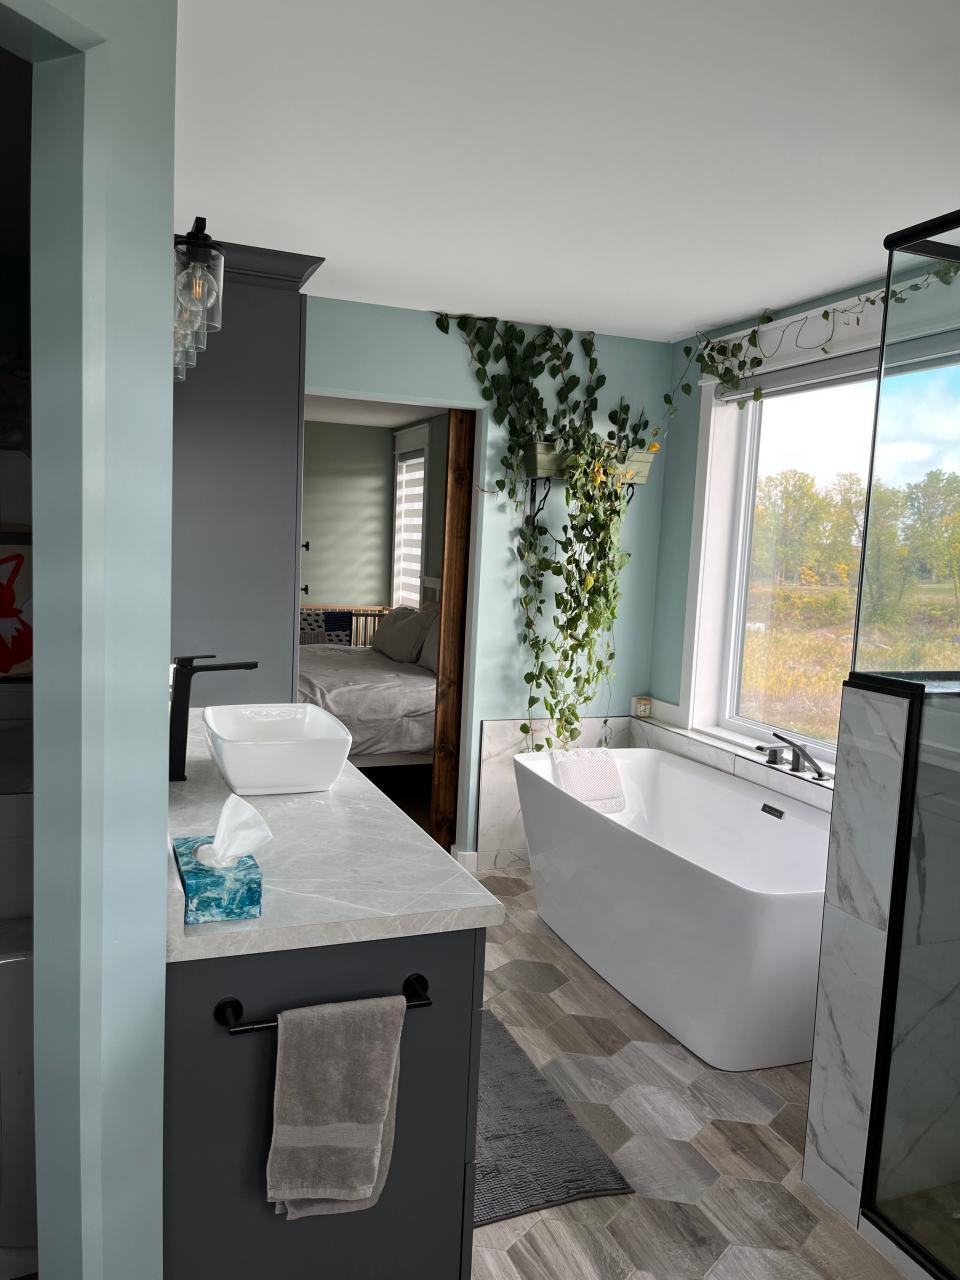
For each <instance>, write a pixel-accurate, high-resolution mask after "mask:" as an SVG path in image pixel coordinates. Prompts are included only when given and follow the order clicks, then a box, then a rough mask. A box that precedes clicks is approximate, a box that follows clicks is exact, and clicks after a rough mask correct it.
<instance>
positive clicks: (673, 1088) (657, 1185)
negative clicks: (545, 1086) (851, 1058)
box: [474, 867, 897, 1280]
mask: <svg viewBox="0 0 960 1280" xmlns="http://www.w3.org/2000/svg"><path fill="white" fill-rule="evenodd" d="M480 878H481V880H483V881H484V883H485V884H486V885H487V887H488V888H491V889H492V891H493V892H494V893H496V894H497V895H498V896H499V897H501V899H502V900H503V901H504V903H505V904H506V905H507V906H508V908H509V916H508V919H507V921H506V922H505V923H504V924H502V925H499V926H497V928H496V929H490V930H488V931H487V940H488V945H489V963H488V968H489V969H490V970H491V971H492V975H493V976H492V981H491V982H490V985H489V991H490V995H489V999H488V1001H487V1004H488V1008H490V1009H491V1010H492V1011H493V1012H494V1013H495V1014H496V1015H497V1016H498V1017H499V1018H500V1019H501V1021H502V1022H504V1023H505V1024H506V1025H507V1026H508V1029H509V1031H510V1033H511V1034H512V1035H513V1037H514V1039H515V1040H516V1042H517V1043H518V1044H519V1045H520V1047H521V1048H522V1049H523V1050H524V1052H525V1053H526V1054H527V1056H528V1057H529V1058H530V1060H531V1061H532V1062H533V1063H534V1065H535V1066H537V1067H538V1068H539V1070H540V1071H542V1072H543V1074H544V1076H545V1077H546V1078H547V1079H548V1080H549V1081H550V1083H551V1084H552V1085H553V1087H554V1088H555V1089H556V1090H557V1092H558V1093H559V1094H560V1095H561V1096H562V1097H563V1098H564V1099H565V1100H566V1102H567V1105H568V1106H569V1107H570V1109H571V1111H572V1112H573V1114H574V1115H575V1116H576V1117H577V1119H578V1120H579V1122H580V1123H581V1124H582V1125H583V1127H584V1128H585V1129H586V1130H587V1131H588V1132H589V1133H591V1134H592V1135H593V1137H594V1140H595V1141H596V1142H598V1143H599V1144H600V1146H601V1147H603V1149H604V1150H605V1151H607V1152H608V1153H609V1154H610V1156H611V1158H612V1159H613V1160H614V1161H616V1163H618V1164H619V1165H620V1167H621V1168H622V1169H623V1170H624V1173H625V1175H626V1177H627V1178H628V1179H630V1180H631V1181H632V1182H633V1184H634V1186H635V1188H636V1190H637V1191H638V1192H639V1194H636V1195H633V1196H611V1197H604V1198H598V1199H596V1200H584V1201H577V1202H575V1203H573V1204H569V1205H559V1206H556V1207H553V1208H548V1209H545V1210H543V1211H541V1212H537V1213H530V1214H527V1215H526V1216H525V1217H522V1218H512V1219H508V1220H507V1221H505V1222H498V1223H494V1224H492V1225H491V1226H488V1227H479V1228H478V1229H477V1230H476V1231H475V1232H474V1280H896V1276H897V1273H896V1272H894V1271H893V1269H892V1268H891V1267H890V1265H889V1264H888V1263H887V1262H886V1261H885V1260H884V1259H883V1258H881V1257H880V1255H879V1254H878V1253H876V1252H875V1251H874V1250H873V1249H872V1248H871V1247H870V1245H869V1244H867V1242H866V1241H865V1240H864V1238H863V1237H862V1236H860V1235H858V1234H857V1232H856V1231H854V1229H853V1228H852V1227H851V1226H850V1225H849V1224H848V1223H846V1222H845V1221H844V1220H843V1219H841V1218H840V1217H839V1215H837V1214H835V1213H834V1212H833V1211H832V1210H831V1209H829V1208H828V1207H827V1206H826V1205H824V1204H823V1203H822V1202H821V1201H819V1200H818V1199H817V1197H816V1196H815V1195H814V1193H813V1192H812V1191H811V1190H810V1188H809V1187H807V1186H806V1185H805V1184H803V1183H802V1182H800V1171H799V1163H800V1153H801V1151H802V1147H803V1132H804V1123H805V1116H806V1098H807V1090H808V1082H809V1068H808V1066H807V1065H806V1064H798V1065H795V1066H787V1067H776V1068H773V1069H771V1070H764V1071H755V1072H730V1071H717V1070H715V1069H714V1068H712V1067H709V1066H708V1065H707V1064H706V1063H704V1062H701V1061H700V1059H699V1058H697V1057H696V1055H694V1054H692V1053H690V1052H689V1050H687V1049H685V1048H684V1047H683V1046H682V1045H679V1044H678V1043H677V1042H676V1040H675V1039H674V1037H673V1036H672V1035H670V1033H669V1032H668V1031H667V1030H665V1029H664V1028H663V1027H660V1026H658V1025H657V1023H655V1022H653V1021H652V1020H651V1019H650V1018H649V1017H647V1015H646V1014H645V1013H643V1012H641V1010H639V1009H635V1008H634V1006H633V1005H632V1004H630V1003H629V1001H627V1000H625V999H624V997H623V996H622V995H620V993H619V992H617V991H615V990H614V989H613V987H611V986H609V985H608V984H607V983H606V982H604V980H603V979H602V978H601V977H600V976H599V974H596V973H594V972H593V970H592V969H590V967H589V966H588V965H587V964H585V963H584V961H583V960H581V959H580V957H579V956H576V955H575V954H574V953H573V952H572V951H571V950H570V949H569V948H568V947H567V946H566V945H565V944H564V943H563V942H561V941H560V939H559V938H558V937H557V936H556V935H555V934H554V933H553V932H552V931H551V930H550V929H549V928H548V927H547V926H546V925H545V924H544V923H543V921H542V920H540V918H539V916H537V914H536V899H535V897H534V895H533V893H532V890H531V885H530V879H529V873H526V872H524V871H522V870H521V869H516V868H513V867H511V868H510V869H509V871H505V870H503V869H499V868H498V870H497V871H496V872H493V873H491V874H489V875H481V877H480ZM490 944H492V945H490Z"/></svg>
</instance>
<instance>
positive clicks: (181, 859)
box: [173, 836, 263, 924]
mask: <svg viewBox="0 0 960 1280" xmlns="http://www.w3.org/2000/svg"><path fill="white" fill-rule="evenodd" d="M204 844H213V836H187V837H183V838H181V839H179V840H174V842H173V852H174V856H175V857H176V859H177V867H178V868H179V870H180V879H181V881H182V883H183V893H184V897H185V898H186V900H187V905H186V910H185V911H184V922H185V923H186V924H209V923H210V922H211V921H212V920H256V919H257V917H258V916H259V915H260V904H261V898H262V892H263V885H262V881H261V877H260V864H259V863H258V862H257V860H256V858H255V857H254V856H253V854H252V853H248V854H245V855H244V857H242V858H238V859H237V861H236V862H235V863H234V864H233V866H232V867H207V866H204V864H203V863H202V862H199V861H198V860H197V856H196V850H197V849H199V848H200V846H201V845H204Z"/></svg>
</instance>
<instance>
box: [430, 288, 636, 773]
mask: <svg viewBox="0 0 960 1280" xmlns="http://www.w3.org/2000/svg"><path fill="white" fill-rule="evenodd" d="M450 324H451V317H450V316H448V315H446V314H445V313H441V314H440V315H438V316H437V327H438V328H439V329H440V331H441V332H442V333H449V332H450ZM455 324H456V327H457V330H458V331H459V333H460V334H461V336H462V338H463V341H464V342H465V343H466V346H467V350H468V351H469V353H470V362H471V365H472V367H473V370H474V374H475V376H476V379H477V382H478V383H479V385H480V394H481V395H482V397H483V399H484V400H486V401H488V402H489V403H490V405H491V412H492V415H493V419H494V421H495V422H497V423H498V424H500V425H502V426H504V427H505V430H506V444H505V446H504V453H503V456H502V457H501V459H500V465H501V467H502V474H501V475H500V476H498V478H497V480H496V487H497V490H498V491H499V492H500V493H502V494H503V495H504V497H505V498H506V499H507V500H508V501H510V502H512V503H514V504H515V506H516V508H517V511H518V514H519V518H520V525H519V529H518V532H517V556H518V559H519V594H518V601H519V611H520V639H521V643H523V644H524V646H525V647H526V649H527V651H528V654H529V663H528V666H527V670H526V672H525V673H524V680H525V681H526V685H527V690H528V692H527V711H526V716H527V718H526V721H525V723H524V724H523V725H522V730H523V733H524V734H525V735H530V733H531V727H532V721H533V719H534V717H535V716H536V715H538V714H543V715H545V716H546V717H547V718H548V720H549V721H550V725H551V731H550V732H549V733H548V734H547V735H546V741H545V745H546V746H547V747H552V746H554V745H555V744H557V745H560V746H563V747H569V746H570V745H572V744H573V743H574V742H576V740H577V738H579V737H580V734H581V711H582V708H583V707H584V706H585V705H586V704H587V703H589V702H591V701H592V700H593V699H594V697H595V696H596V694H597V692H598V690H599V688H600V685H601V684H602V683H603V682H604V681H606V680H609V678H610V676H611V675H612V674H613V662H614V657H615V653H614V647H613V624H614V622H615V621H616V617H617V612H618V609H619V606H620V574H621V571H622V569H623V566H624V565H625V564H626V562H627V559H628V556H627V555H626V553H625V552H624V551H623V550H622V548H621V531H622V525H623V517H624V514H625V512H626V508H627V503H628V501H629V495H630V492H631V489H630V483H631V478H632V474H633V473H632V471H631V468H630V466H629V465H628V458H629V456H630V454H631V452H639V453H640V454H643V455H647V456H648V457H652V456H654V455H655V454H656V453H657V452H658V451H659V449H660V444H659V443H658V441H657V439H656V437H657V436H658V435H659V434H660V429H659V428H657V427H654V428H652V429H651V427H650V424H649V422H648V420H647V417H646V414H645V413H644V412H643V410H642V409H641V410H640V411H639V412H638V413H637V414H633V413H632V411H631V409H630V405H629V404H627V402H626V401H625V400H623V399H622V398H621V399H620V401H619V402H618V404H617V407H616V408H615V409H614V410H613V411H612V412H611V413H610V414H609V422H610V425H609V429H608V430H607V432H606V433H605V434H601V433H600V432H598V431H596V430H595V429H594V415H595V414H596V412H597V408H598V403H599V394H600V391H601V389H602V388H603V386H604V385H605V384H606V376H605V375H604V374H603V373H602V372H601V370H600V365H599V360H598V358H597V347H596V338H595V336H594V334H592V333H587V334H584V335H583V336H582V337H581V338H580V340H579V344H578V347H579V350H577V349H576V348H575V346H574V335H573V333H572V331H571V330H570V329H553V328H551V327H549V326H546V327H544V328H539V329H536V330H534V331H532V332H530V333H528V331H527V330H526V329H525V328H524V327H523V326H521V325H518V324H513V323H512V322H510V321H502V320H495V319H479V318H477V317H476V316H459V317H456V318H455ZM544 376H546V377H547V378H549V380H550V382H551V383H552V386H553V392H554V398H555V401H556V405H555V407H554V408H552V409H551V408H548V406H547V403H546V401H545V399H544V396H543V394H542V392H541V390H540V387H539V386H538V385H537V384H538V380H540V379H541V378H543V377H544ZM544 446H548V448H547V449H546V453H548V454H549V453H550V448H549V447H550V446H552V449H553V451H554V452H555V455H556V460H557V463H558V469H559V470H560V471H561V472H562V483H563V485H564V503H565V512H566V514H565V519H564V521H563V523H562V524H561V526H560V531H559V533H554V532H553V531H552V530H551V529H550V527H549V525H548V524H547V523H546V517H545V515H544V510H545V505H546V498H547V494H548V493H549V491H550V490H549V488H548V487H547V483H545V486H544V493H543V496H542V498H541V500H540V501H539V502H538V503H536V505H535V504H534V498H533V492H534V489H533V486H531V490H530V495H529V499H528V479H529V478H530V477H529V474H528V471H527V466H529V464H530V463H529V460H530V458H531V456H534V457H535V458H536V459H537V461H536V462H535V464H534V465H535V467H536V468H539V467H541V466H543V465H544V452H545V451H544ZM525 464H526V465H525ZM543 745H544V744H542V743H536V744H535V745H534V750H537V751H539V750H542V748H543Z"/></svg>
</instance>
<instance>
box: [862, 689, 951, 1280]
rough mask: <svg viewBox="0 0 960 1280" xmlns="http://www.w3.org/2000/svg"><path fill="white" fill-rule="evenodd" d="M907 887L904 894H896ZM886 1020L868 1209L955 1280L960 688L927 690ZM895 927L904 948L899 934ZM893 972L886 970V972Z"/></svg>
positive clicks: (889, 958)
mask: <svg viewBox="0 0 960 1280" xmlns="http://www.w3.org/2000/svg"><path fill="white" fill-rule="evenodd" d="M901 894H902V898H901V897H900V895H901ZM894 895H895V896H894V903H896V902H897V899H898V898H900V901H901V902H902V907H900V908H899V909H898V911H897V914H898V915H899V912H900V911H901V910H902V919H897V920H893V919H892V920H891V925H890V927H891V941H890V950H888V953H887V967H888V981H889V983H890V988H889V990H888V991H886V992H885V993H884V1001H885V1003H886V1002H887V1001H888V1000H890V1001H891V1005H890V1006H888V1011H889V1009H892V1013H893V1017H892V1027H891V1028H890V1034H889V1036H888V1039H887V1050H888V1057H887V1062H886V1073H885V1075H884V1073H883V1067H884V1062H883V1058H884V1057H885V1056H887V1055H884V1054H883V1049H881V1061H880V1062H878V1075H879V1076H880V1083H881V1087H882V1088H883V1090H884V1092H885V1098H884V1106H883V1109H882V1112H881V1114H880V1115H879V1116H877V1117H874V1124H875V1125H876V1131H875V1140H876V1141H875V1146H876V1150H875V1158H876V1159H875V1181H876V1186H875V1194H874V1196H873V1204H872V1205H868V1208H872V1209H873V1211H874V1212H875V1213H876V1214H878V1215H879V1217H880V1218H881V1219H882V1220H883V1221H882V1222H881V1223H878V1225H884V1226H887V1227H892V1228H893V1232H894V1233H895V1234H896V1235H897V1236H899V1237H901V1243H903V1244H904V1245H905V1246H907V1247H910V1246H912V1248H913V1250H915V1251H917V1252H918V1253H919V1254H920V1259H921V1260H922V1261H923V1262H924V1263H925V1264H926V1265H927V1266H928V1269H929V1270H931V1271H932V1272H933V1273H934V1274H938V1275H941V1276H945V1277H951V1280H952V1278H953V1277H960V694H955V693H930V692H928V693H927V695H926V697H925V698H924V709H923V726H922V730H921V734H920V744H919V752H918V759H917V771H916V798H915V802H914V814H913V831H912V837H911V841H910V848H909V850H908V851H907V857H906V858H904V859H902V860H901V865H900V866H899V867H898V874H897V877H896V881H895V884H894ZM898 934H899V954H897V941H898V939H897V935H898ZM891 971H892V972H891Z"/></svg>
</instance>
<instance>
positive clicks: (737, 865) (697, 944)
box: [515, 748, 829, 1071]
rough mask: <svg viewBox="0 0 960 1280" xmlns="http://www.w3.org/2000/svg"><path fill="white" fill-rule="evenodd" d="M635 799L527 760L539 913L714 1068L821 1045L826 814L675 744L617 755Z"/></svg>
mask: <svg viewBox="0 0 960 1280" xmlns="http://www.w3.org/2000/svg"><path fill="white" fill-rule="evenodd" d="M611 755H612V756H613V757H614V759H615V760H616V762H617V766H618V768H619V770H620V775H621V780H622V783H623V790H624V795H625V797H626V808H625V810H624V811H623V812H622V813H618V814H614V815H607V814H604V813H600V812H598V811H597V810H596V809H594V808H592V807H591V806H590V805H588V804H585V803H583V802H582V801H580V800H576V799H574V798H573V797H572V796H570V795H567V794H566V793H565V792H564V791H563V790H562V789H561V788H560V786H559V785H558V784H557V782H556V780H555V772H554V765H553V761H552V759H551V757H550V754H549V753H548V752H541V753H536V754H534V753H533V752H529V753H527V754H524V755H520V756H517V757H516V760H515V769H516V775H517V784H518V787H519V790H520V807H521V810H522V813H523V824H524V827H525V829H526V833H527V842H528V844H529V846H530V866H531V870H532V872H533V886H534V890H535V892H536V899H537V909H538V911H539V913H540V915H541V916H542V918H543V919H544V920H545V921H546V923H547V924H548V925H550V927H551V928H552V929H553V930H554V931H555V932H556V933H558V934H559V935H560V937H561V938H563V940H564V941H565V942H567V943H568V944H569V945H570V946H571V947H572V948H573V950H574V951H576V952H577V954H578V955H580V956H582V958H583V959H584V960H586V962H587V964H589V965H590V966H591V967H592V968H594V969H596V970H597V972H598V973H599V974H601V975H602V976H603V977H604V978H606V980H607V981H608V982H609V983H611V985H612V986H614V987H616V988H617V990H618V991H620V992H621V993H622V994H623V995H625V996H626V997H627V999H628V1000H630V1001H632V1003H633V1004H635V1005H636V1006H637V1007H638V1008H640V1009H642V1010H643V1012H644V1013H646V1014H647V1015H648V1016H649V1017H651V1018H653V1019H654V1021H655V1022H658V1023H659V1024H660V1025H661V1026H662V1027H664V1028H665V1029H666V1030H667V1031H669V1032H670V1033H671V1034H672V1035H673V1036H675V1037H676V1038H677V1039H678V1040H679V1041H680V1042H681V1043H682V1044H684V1045H686V1046H687V1047H688V1048H689V1049H691V1050H692V1051H693V1052H694V1053H695V1054H697V1056H698V1057H700V1058H703V1059H704V1060H705V1061H706V1062H708V1063H710V1064H711V1065H712V1066H715V1067H720V1068H722V1069H724V1070H728V1071H752V1070H758V1069H759V1068H761V1067H774V1066H781V1065H783V1064H785V1063H790V1062H803V1061H806V1060H807V1059H808V1058H809V1057H810V1055H811V1050H812V1046H813V1021H814V1006H815V1002H816V988H817V966H818V962H819V954H820V929H821V923H822V915H823V893H824V884H825V880H826V865H827V840H828V834H829V815H828V814H826V813H822V812H821V811H820V810H818V809H813V808H811V807H810V806H809V805H805V804H800V803H797V802H796V801H793V800H790V799H788V798H787V797H785V796H782V795H780V794H779V793H777V792H774V791H767V790H766V789H765V788H763V787H759V786H755V785H754V784H752V783H750V782H746V781H744V780H743V779H742V778H735V777H733V775H732V774H727V773H722V772H720V771H719V770H716V769H710V768H708V767H707V766H705V765H700V764H696V763H694V762H693V761H690V760H685V759H683V758H681V757H679V756H675V755H670V754H668V753H667V752H664V751H654V750H649V749H645V748H633V749H626V750H620V751H612V752H611Z"/></svg>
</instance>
